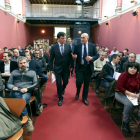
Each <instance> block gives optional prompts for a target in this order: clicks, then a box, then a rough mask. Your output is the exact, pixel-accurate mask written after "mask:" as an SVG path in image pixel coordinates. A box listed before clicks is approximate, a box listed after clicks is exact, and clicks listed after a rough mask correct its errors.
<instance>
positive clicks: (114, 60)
mask: <svg viewBox="0 0 140 140" xmlns="http://www.w3.org/2000/svg"><path fill="white" fill-rule="evenodd" d="M119 61H120V57H119V55H117V54H113V55H112V56H111V62H106V64H105V65H104V66H103V69H102V80H101V86H102V87H104V88H105V90H107V88H108V86H109V85H110V83H111V82H112V81H114V80H115V79H114V78H113V75H114V72H119V73H120V72H121V68H120V66H119V65H118V63H119Z"/></svg>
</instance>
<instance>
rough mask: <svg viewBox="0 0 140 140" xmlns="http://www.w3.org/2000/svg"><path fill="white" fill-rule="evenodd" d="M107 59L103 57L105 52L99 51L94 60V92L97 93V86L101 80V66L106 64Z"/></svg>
mask: <svg viewBox="0 0 140 140" xmlns="http://www.w3.org/2000/svg"><path fill="white" fill-rule="evenodd" d="M106 62H107V60H106V59H105V52H101V53H100V57H99V58H98V59H97V60H95V61H94V74H96V75H97V79H96V89H95V93H97V94H99V86H100V82H101V75H100V73H101V71H102V68H103V66H104V65H105V64H106Z"/></svg>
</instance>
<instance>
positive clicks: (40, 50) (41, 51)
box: [39, 48, 49, 63]
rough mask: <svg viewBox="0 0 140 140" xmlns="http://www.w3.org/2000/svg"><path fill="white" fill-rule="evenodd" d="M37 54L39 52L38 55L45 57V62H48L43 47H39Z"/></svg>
mask: <svg viewBox="0 0 140 140" xmlns="http://www.w3.org/2000/svg"><path fill="white" fill-rule="evenodd" d="M39 54H40V56H42V57H43V58H45V60H46V63H48V62H49V59H48V56H47V55H46V54H44V51H43V49H42V48H41V49H39Z"/></svg>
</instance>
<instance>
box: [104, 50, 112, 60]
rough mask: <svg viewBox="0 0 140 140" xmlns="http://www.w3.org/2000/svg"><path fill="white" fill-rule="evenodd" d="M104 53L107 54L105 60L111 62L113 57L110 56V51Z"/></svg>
mask: <svg viewBox="0 0 140 140" xmlns="http://www.w3.org/2000/svg"><path fill="white" fill-rule="evenodd" d="M104 52H105V59H106V60H107V61H108V62H111V57H110V56H109V54H108V51H104Z"/></svg>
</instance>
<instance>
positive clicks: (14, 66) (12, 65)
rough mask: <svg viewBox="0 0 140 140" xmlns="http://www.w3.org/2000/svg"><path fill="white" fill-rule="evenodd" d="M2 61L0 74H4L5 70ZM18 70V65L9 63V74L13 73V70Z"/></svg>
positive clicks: (12, 62) (13, 62)
mask: <svg viewBox="0 0 140 140" xmlns="http://www.w3.org/2000/svg"><path fill="white" fill-rule="evenodd" d="M4 65H5V64H4V61H3V62H0V72H1V73H5V70H4ZM17 68H18V64H17V62H15V61H10V73H11V72H12V71H13V70H15V69H17Z"/></svg>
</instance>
